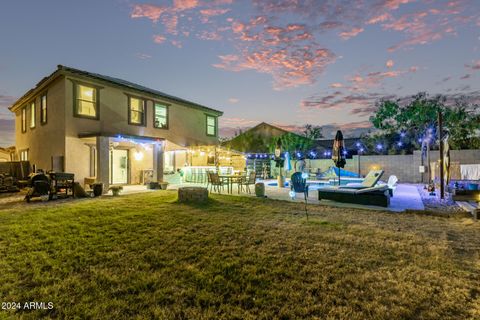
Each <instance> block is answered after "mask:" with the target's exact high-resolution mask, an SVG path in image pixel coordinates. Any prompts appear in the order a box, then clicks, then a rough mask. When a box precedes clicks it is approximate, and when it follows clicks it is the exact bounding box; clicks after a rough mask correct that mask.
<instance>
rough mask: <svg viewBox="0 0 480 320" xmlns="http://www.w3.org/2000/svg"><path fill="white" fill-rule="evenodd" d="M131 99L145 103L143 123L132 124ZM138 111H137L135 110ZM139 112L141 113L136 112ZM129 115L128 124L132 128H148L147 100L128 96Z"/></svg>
mask: <svg viewBox="0 0 480 320" xmlns="http://www.w3.org/2000/svg"><path fill="white" fill-rule="evenodd" d="M131 99H137V100H140V101H142V102H143V112H142V113H143V117H142V122H141V123H136V122H132V118H131V117H132V106H131V104H130V102H131ZM135 111H136V110H135ZM136 112H139V111H136ZM127 113H128V124H129V125H132V126H139V127H146V126H147V100H146V99H144V98H142V97H139V96H133V95H129V94H127Z"/></svg>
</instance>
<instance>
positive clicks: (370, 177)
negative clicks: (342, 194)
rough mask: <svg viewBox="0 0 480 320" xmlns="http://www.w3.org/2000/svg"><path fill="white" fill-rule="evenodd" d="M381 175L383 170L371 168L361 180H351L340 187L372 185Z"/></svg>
mask: <svg viewBox="0 0 480 320" xmlns="http://www.w3.org/2000/svg"><path fill="white" fill-rule="evenodd" d="M382 175H383V170H371V171H370V172H369V173H368V174H367V175H366V176H365V178H364V179H363V181H362V182H351V183H347V184H346V185H345V186H340V188H345V189H365V188H371V187H374V186H375V185H376V184H377V183H378V181H379V180H380V178H381V177H382Z"/></svg>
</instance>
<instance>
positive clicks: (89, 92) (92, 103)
mask: <svg viewBox="0 0 480 320" xmlns="http://www.w3.org/2000/svg"><path fill="white" fill-rule="evenodd" d="M75 88H76V89H75V115H76V116H79V117H86V118H94V119H98V110H97V109H98V99H97V95H98V94H97V88H94V87H89V86H85V85H82V84H76V85H75Z"/></svg>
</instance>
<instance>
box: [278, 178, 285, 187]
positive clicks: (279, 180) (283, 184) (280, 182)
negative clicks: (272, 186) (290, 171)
mask: <svg viewBox="0 0 480 320" xmlns="http://www.w3.org/2000/svg"><path fill="white" fill-rule="evenodd" d="M277 186H278V187H279V188H284V187H285V177H284V176H278V177H277Z"/></svg>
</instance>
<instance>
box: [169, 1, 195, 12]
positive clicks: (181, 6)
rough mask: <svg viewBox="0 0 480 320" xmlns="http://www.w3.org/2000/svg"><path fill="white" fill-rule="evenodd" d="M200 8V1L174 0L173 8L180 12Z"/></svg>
mask: <svg viewBox="0 0 480 320" xmlns="http://www.w3.org/2000/svg"><path fill="white" fill-rule="evenodd" d="M197 6H198V0H173V7H174V8H175V9H178V10H188V9H193V8H195V7H197Z"/></svg>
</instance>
